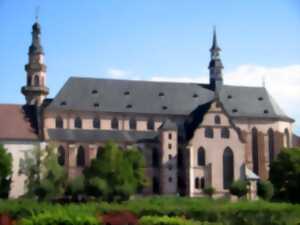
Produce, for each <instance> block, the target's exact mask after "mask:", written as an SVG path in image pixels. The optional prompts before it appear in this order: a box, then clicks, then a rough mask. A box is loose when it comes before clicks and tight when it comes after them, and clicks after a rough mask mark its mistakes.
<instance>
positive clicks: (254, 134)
mask: <svg viewBox="0 0 300 225" xmlns="http://www.w3.org/2000/svg"><path fill="white" fill-rule="evenodd" d="M258 157H259V156H258V134H257V129H256V128H255V127H254V128H253V129H252V163H253V172H254V173H256V174H258V171H259V168H258V167H259V165H258V160H259V158H258Z"/></svg>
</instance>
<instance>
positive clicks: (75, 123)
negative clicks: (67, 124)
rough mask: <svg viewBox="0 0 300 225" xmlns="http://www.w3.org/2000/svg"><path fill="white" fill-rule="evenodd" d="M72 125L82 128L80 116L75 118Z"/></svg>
mask: <svg viewBox="0 0 300 225" xmlns="http://www.w3.org/2000/svg"><path fill="white" fill-rule="evenodd" d="M74 126H75V128H82V122H81V118H80V117H76V118H75V122H74Z"/></svg>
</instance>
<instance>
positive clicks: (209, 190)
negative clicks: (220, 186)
mask: <svg viewBox="0 0 300 225" xmlns="http://www.w3.org/2000/svg"><path fill="white" fill-rule="evenodd" d="M203 192H204V194H206V195H208V196H209V197H210V198H212V197H213V195H214V193H215V192H216V189H215V188H214V187H211V186H209V187H206V188H204V190H203Z"/></svg>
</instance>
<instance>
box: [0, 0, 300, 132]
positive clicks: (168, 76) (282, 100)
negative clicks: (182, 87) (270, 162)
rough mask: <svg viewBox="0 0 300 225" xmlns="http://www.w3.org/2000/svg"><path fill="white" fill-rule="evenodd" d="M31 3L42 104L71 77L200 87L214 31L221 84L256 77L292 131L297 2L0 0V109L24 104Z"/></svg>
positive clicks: (298, 50) (299, 64)
mask: <svg viewBox="0 0 300 225" xmlns="http://www.w3.org/2000/svg"><path fill="white" fill-rule="evenodd" d="M37 6H39V8H40V10H39V11H40V13H39V21H40V23H41V25H42V43H43V47H44V50H45V54H46V55H45V57H46V58H45V59H46V64H47V66H48V73H47V85H48V87H49V88H50V92H51V93H50V97H54V96H55V94H56V93H57V92H58V90H59V89H60V88H61V87H62V85H63V84H64V82H65V81H66V80H67V79H68V78H69V77H70V76H89V77H109V78H121V79H145V80H173V81H183V82H191V81H192V82H208V70H207V65H208V62H209V52H208V49H209V48H210V46H211V38H212V27H213V26H214V25H216V27H217V33H218V41H219V45H220V46H221V48H222V50H223V51H222V53H221V57H222V60H223V64H224V66H225V70H224V80H225V83H226V84H237V85H248V86H262V83H263V82H262V80H263V79H265V84H266V87H267V89H268V90H269V92H270V93H271V94H272V95H273V96H274V98H275V99H276V100H277V102H278V103H279V104H280V105H281V107H282V108H283V109H284V111H285V112H286V113H287V114H288V115H289V116H291V117H293V118H294V119H296V123H295V128H296V132H297V133H298V134H300V123H299V121H300V104H299V103H300V100H299V96H300V41H299V40H300V1H298V0H285V1H283V0H278V1H277V0H269V1H268V0H265V1H261V0H251V1H237V0H236V1H233V0H231V1H230V0H228V1H220V0H215V1H211V0H210V1H199V0H185V1H182V0H89V1H82V0H68V1H67V0H51V1H50V0H49V1H42V0H40V1H38V0H26V1H23V0H22V1H20V0H0V82H1V84H2V85H1V90H0V103H24V97H23V96H22V95H21V94H20V87H21V86H22V85H24V83H25V75H26V74H25V71H24V64H26V63H27V52H28V47H29V45H30V42H31V26H32V24H33V22H34V18H35V11H36V10H35V9H36V7H37Z"/></svg>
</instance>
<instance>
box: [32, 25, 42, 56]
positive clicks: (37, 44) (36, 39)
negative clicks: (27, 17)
mask: <svg viewBox="0 0 300 225" xmlns="http://www.w3.org/2000/svg"><path fill="white" fill-rule="evenodd" d="M31 34H32V44H31V45H30V47H29V54H44V51H43V47H42V45H41V25H40V24H39V22H38V21H37V19H36V22H35V23H34V24H33V26H32V32H31Z"/></svg>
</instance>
